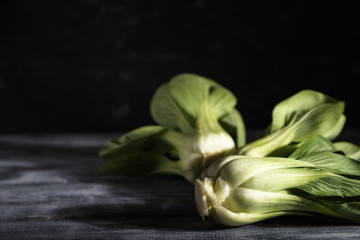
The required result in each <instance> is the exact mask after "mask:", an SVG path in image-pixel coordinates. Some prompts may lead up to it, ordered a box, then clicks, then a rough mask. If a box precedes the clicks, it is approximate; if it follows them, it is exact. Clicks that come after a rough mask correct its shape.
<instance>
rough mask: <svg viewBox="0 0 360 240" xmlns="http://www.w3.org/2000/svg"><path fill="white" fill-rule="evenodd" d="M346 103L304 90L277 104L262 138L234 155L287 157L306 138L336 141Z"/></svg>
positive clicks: (341, 126) (340, 129)
mask: <svg viewBox="0 0 360 240" xmlns="http://www.w3.org/2000/svg"><path fill="white" fill-rule="evenodd" d="M344 108H345V103H344V102H343V101H340V100H337V99H335V98H332V97H329V96H327V95H325V94H322V93H320V92H316V91H312V90H303V91H300V92H298V93H297V94H295V95H293V96H291V97H289V98H288V99H285V100H283V101H282V102H280V103H278V104H277V105H276V106H275V108H274V109H273V113H272V123H271V124H270V126H268V128H267V131H266V134H265V136H264V137H262V138H260V139H257V140H255V141H253V142H251V143H248V144H247V145H245V146H243V147H241V148H239V149H238V150H236V151H235V152H234V154H240V155H247V156H256V157H264V156H288V155H289V154H291V152H292V151H294V150H295V149H296V148H297V146H299V145H300V144H301V143H303V142H305V141H306V140H308V139H309V138H312V137H315V136H318V135H321V136H323V137H325V138H327V139H330V140H332V139H335V138H336V137H337V136H338V135H339V134H340V133H341V131H342V129H343V127H344V124H345V120H346V117H345V115H344V114H343V112H344Z"/></svg>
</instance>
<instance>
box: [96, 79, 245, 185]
mask: <svg viewBox="0 0 360 240" xmlns="http://www.w3.org/2000/svg"><path fill="white" fill-rule="evenodd" d="M236 103H237V100H236V97H235V96H234V95H233V94H232V93H231V92H230V91H229V90H227V89H226V88H224V87H223V86H221V85H220V84H218V83H216V82H215V81H213V80H211V79H208V78H205V77H202V76H198V75H195V74H180V75H177V76H175V77H173V78H172V79H171V80H170V81H169V82H168V83H165V84H163V85H161V86H160V87H159V88H158V89H157V91H156V92H155V94H154V96H153V98H152V100H151V103H150V113H151V116H152V118H153V120H154V121H155V122H156V123H157V125H150V126H143V127H140V128H138V129H135V130H133V131H130V132H128V133H126V134H124V135H122V136H120V137H119V138H117V139H114V140H112V141H110V142H108V143H107V144H105V145H104V146H103V147H102V148H101V149H100V151H99V156H100V157H102V158H103V159H104V160H105V162H104V164H103V166H102V167H101V171H103V172H106V173H115V174H121V175H130V176H134V175H150V174H158V173H160V174H161V173H162V174H178V175H181V176H183V177H184V178H185V179H187V180H188V181H189V182H193V181H194V180H195V179H196V178H197V177H198V176H199V175H200V174H201V172H202V170H203V169H204V168H206V167H208V166H209V165H210V164H211V163H212V162H213V161H215V160H216V159H218V158H219V157H222V156H225V155H227V154H229V153H230V152H232V151H234V149H236V148H238V147H240V146H242V145H244V144H245V127H244V122H243V119H242V116H241V114H240V113H239V112H238V111H237V110H236V108H235V105H236Z"/></svg>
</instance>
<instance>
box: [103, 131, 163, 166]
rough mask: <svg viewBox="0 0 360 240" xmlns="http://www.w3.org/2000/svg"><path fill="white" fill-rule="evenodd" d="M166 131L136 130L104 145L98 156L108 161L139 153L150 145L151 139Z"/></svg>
mask: <svg viewBox="0 0 360 240" xmlns="http://www.w3.org/2000/svg"><path fill="white" fill-rule="evenodd" d="M166 130H167V128H165V127H162V126H144V127H140V128H137V129H135V130H132V131H130V132H128V133H126V134H124V135H122V136H120V137H119V138H116V139H113V140H111V141H110V142H108V143H106V144H105V145H104V146H103V147H101V148H100V150H99V156H100V157H101V158H103V159H104V160H108V159H112V158H116V157H118V156H121V155H124V154H128V153H132V152H141V151H143V149H144V148H145V147H146V146H147V145H148V144H150V143H151V138H153V137H155V136H157V135H159V134H161V133H162V132H164V131H166Z"/></svg>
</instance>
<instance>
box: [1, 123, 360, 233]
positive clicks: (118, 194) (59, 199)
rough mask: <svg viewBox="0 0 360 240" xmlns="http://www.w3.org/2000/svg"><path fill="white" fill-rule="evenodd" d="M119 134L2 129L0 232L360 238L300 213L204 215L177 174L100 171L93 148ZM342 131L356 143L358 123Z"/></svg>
mask: <svg viewBox="0 0 360 240" xmlns="http://www.w3.org/2000/svg"><path fill="white" fill-rule="evenodd" d="M256 134H258V132H257V131H252V132H250V134H249V136H250V138H251V137H255V136H256ZM118 135H119V134H116V133H114V134H42V135H41V134H39V135H34V134H32V135H24V134H12V135H0V239H1V240H3V239H87V240H90V239H337V238H339V239H351V238H353V239H360V225H349V224H343V223H340V224H339V223H330V222H326V221H323V220H319V219H313V218H305V217H282V218H277V219H272V220H268V221H264V222H260V223H256V224H252V225H248V226H244V227H237V228H228V227H223V226H220V225H218V224H216V223H214V222H213V221H211V220H209V219H208V220H206V221H205V222H203V221H202V219H201V218H200V217H199V216H198V214H197V212H196V206H195V203H194V198H193V188H192V186H191V185H190V184H189V183H188V182H186V181H185V180H183V179H182V178H180V177H174V176H154V177H142V178H125V177H118V176H108V175H103V174H100V173H99V172H98V167H99V166H100V165H101V163H102V161H101V159H99V158H98V157H97V154H96V153H97V150H98V148H99V147H100V146H101V145H102V144H104V143H105V142H106V141H108V140H110V139H111V138H113V137H116V136H118ZM340 139H342V140H350V141H352V142H354V143H357V144H360V130H354V129H345V131H344V132H343V134H342V135H341V136H340Z"/></svg>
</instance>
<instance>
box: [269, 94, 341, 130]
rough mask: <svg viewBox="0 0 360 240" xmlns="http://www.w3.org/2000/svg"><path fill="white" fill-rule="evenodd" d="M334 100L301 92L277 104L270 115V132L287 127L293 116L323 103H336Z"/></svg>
mask: <svg viewBox="0 0 360 240" xmlns="http://www.w3.org/2000/svg"><path fill="white" fill-rule="evenodd" d="M336 102H338V101H337V100H336V99H334V98H331V97H329V96H327V95H325V94H322V93H320V92H316V91H313V90H303V91H300V92H298V93H296V94H294V95H293V96H291V97H289V98H287V99H285V100H283V101H281V102H280V103H278V104H277V105H276V106H275V108H274V110H273V113H272V117H273V120H272V123H271V127H270V132H273V131H275V130H277V129H279V128H282V127H284V126H286V125H288V124H289V123H290V122H291V121H292V120H293V118H294V117H295V116H300V115H303V114H305V113H306V112H307V111H309V110H311V109H312V108H314V107H316V106H319V105H322V104H324V103H336Z"/></svg>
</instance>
